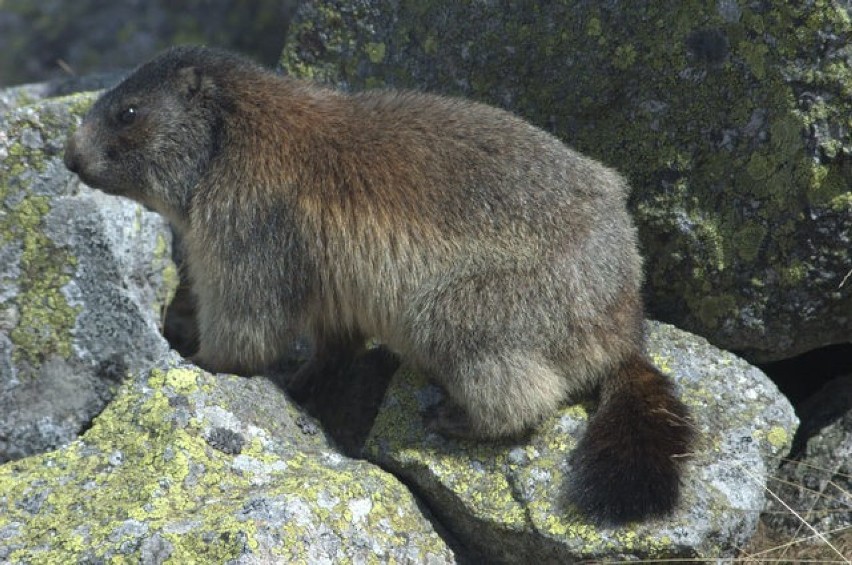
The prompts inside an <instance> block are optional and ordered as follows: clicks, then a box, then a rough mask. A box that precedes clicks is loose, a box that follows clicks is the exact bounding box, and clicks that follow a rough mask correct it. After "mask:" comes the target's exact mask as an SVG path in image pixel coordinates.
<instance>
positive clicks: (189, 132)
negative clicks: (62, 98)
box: [65, 47, 253, 224]
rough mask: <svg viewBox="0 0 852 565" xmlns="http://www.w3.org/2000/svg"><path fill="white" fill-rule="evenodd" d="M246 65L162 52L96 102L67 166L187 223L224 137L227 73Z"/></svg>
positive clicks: (214, 54) (201, 53) (196, 52)
mask: <svg viewBox="0 0 852 565" xmlns="http://www.w3.org/2000/svg"><path fill="white" fill-rule="evenodd" d="M247 65H248V66H253V65H252V64H251V63H249V62H247V61H245V60H243V59H242V58H240V57H238V56H235V55H232V54H230V53H227V52H224V51H219V50H215V49H206V48H201V47H177V48H173V49H170V50H168V51H166V52H164V53H163V54H161V55H159V56H157V57H156V58H154V59H153V60H151V61H149V62H148V63H145V64H144V65H142V66H141V67H139V68H138V69H136V70H135V71H134V72H133V73H132V74H130V75H129V76H128V77H127V78H126V79H124V80H123V81H122V82H121V83H120V84H118V85H117V86H116V87H114V88H113V89H111V90H109V91H107V92H105V93H104V94H103V95H102V96H101V97H100V98H99V99H98V100H97V101H96V102H95V104H94V105H93V106H92V109H91V110H90V111H89V113H88V114H87V115H86V117H85V118H84V119H83V122H82V124H81V125H80V127H79V128H78V129H77V131H76V132H75V133H74V134H73V135H71V136H70V137H69V139H68V142H67V145H66V148H65V165H66V166H67V167H68V169H70V170H71V171H72V172H74V173H76V174H77V175H79V177H80V179H81V180H82V181H83V182H85V183H86V184H88V185H90V186H92V187H95V188H99V189H101V190H103V191H104V192H108V193H111V194H119V195H122V196H128V197H130V198H133V199H135V200H138V201H140V202H142V203H144V204H146V205H148V206H150V207H151V208H153V209H155V210H157V211H158V212H160V213H162V214H164V215H165V216H167V217H168V218H169V219H171V220H172V221H175V222H177V223H179V224H180V223H183V221H185V219H186V217H187V214H188V210H189V206H190V202H191V199H192V194H193V190H194V188H195V185H196V184H197V182H198V180H199V178H200V177H201V175H202V174H203V173H204V172H205V170H206V169H207V167H208V165H209V164H210V161H211V160H212V159H213V158H214V157H215V156H216V154H217V152H218V150H219V148H220V147H221V144H222V141H223V136H224V135H225V132H224V131H223V130H224V128H223V118H224V116H225V114H226V113H227V112H228V111H229V108H230V107H231V106H232V101H231V100H230V98H229V96H228V92H227V88H225V82H224V81H225V80H226V77H227V73H228V70H229V69H238V68H242V69H245V67H246V66H247Z"/></svg>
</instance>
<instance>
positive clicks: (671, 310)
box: [281, 0, 852, 361]
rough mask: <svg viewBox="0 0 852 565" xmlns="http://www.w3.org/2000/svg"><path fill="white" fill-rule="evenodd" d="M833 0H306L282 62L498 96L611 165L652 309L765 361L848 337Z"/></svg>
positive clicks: (847, 223)
mask: <svg viewBox="0 0 852 565" xmlns="http://www.w3.org/2000/svg"><path fill="white" fill-rule="evenodd" d="M850 22H852V19H850V14H849V8H848V7H847V6H846V4H844V3H840V2H786V1H783V0H768V1H765V2H751V3H743V2H736V1H733V0H718V1H717V2H703V3H702V2H676V1H669V2H650V3H649V2H585V1H575V2H548V3H538V4H537V3H524V2H521V3H514V4H513V3H509V4H506V3H499V2H449V1H441V2H428V3H418V2H397V1H392V0H360V1H358V2H344V1H342V0H326V1H319V0H313V1H309V2H306V3H305V4H304V5H303V6H302V8H301V9H300V12H299V13H298V15H297V18H296V20H295V21H294V23H293V25H292V26H291V29H290V36H289V41H288V44H287V47H286V48H285V50H284V53H283V55H282V58H281V63H282V66H283V68H284V69H285V70H286V72H288V73H290V74H292V75H295V76H301V77H309V78H314V79H317V80H323V81H327V82H330V83H333V84H336V85H339V86H342V87H344V88H351V89H362V88H366V87H381V86H394V87H412V88H417V89H423V90H430V91H436V92H444V93H450V94H455V95H462V96H465V97H468V98H474V99H478V100H482V101H485V102H489V103H491V104H495V105H498V106H502V107H504V108H507V109H509V110H512V111H514V112H517V113H518V114H520V115H522V116H525V117H526V118H528V119H529V120H531V121H532V122H534V123H536V124H538V125H539V126H541V127H544V128H546V129H547V130H549V131H552V132H553V133H555V134H556V135H558V136H559V137H561V138H562V139H563V140H565V141H566V142H567V143H569V144H570V145H572V146H574V147H576V148H577V149H579V150H581V151H582V152H584V153H587V154H589V155H591V156H594V157H596V158H597V159H599V160H601V161H603V162H605V163H607V164H609V165H611V166H613V167H615V168H617V169H619V170H620V171H622V172H623V173H625V174H626V175H627V176H628V177H629V178H630V180H631V181H632V183H633V186H634V188H635V192H634V195H633V198H632V208H633V210H634V212H635V213H636V218H637V221H638V223H639V225H640V232H641V238H642V243H643V246H644V253H645V256H646V262H647V272H648V295H649V302H648V303H649V306H650V313H651V314H652V315H653V316H654V317H657V318H660V319H663V320H665V321H669V322H671V323H674V324H675V325H677V326H679V327H682V328H684V329H687V330H690V331H693V332H695V333H698V334H700V335H703V336H705V337H707V338H708V339H710V340H711V341H712V342H713V343H714V344H716V345H718V346H721V347H723V348H725V349H730V350H736V351H740V352H741V353H743V354H744V355H746V356H747V357H748V358H749V359H751V360H753V361H767V360H772V359H779V358H784V357H788V356H793V355H795V354H797V353H799V352H802V351H805V350H809V349H812V348H816V347H820V346H823V345H826V344H832V343H842V342H848V341H850V339H852V280H848V279H847V280H846V282H845V284H844V280H845V277H847V275H848V274H849V273H850V271H852V192H850V189H849V186H850V183H852V168H850V167H849V158H850V154H852V138H850V126H849V116H850V115H852V98H850V96H849V93H850V92H852V74H850V72H849V65H848V62H847V60H848V58H849V57H850V56H851V55H852V47H850V37H851V36H850V30H852V23H850Z"/></svg>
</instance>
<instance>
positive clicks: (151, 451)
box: [0, 355, 455, 564]
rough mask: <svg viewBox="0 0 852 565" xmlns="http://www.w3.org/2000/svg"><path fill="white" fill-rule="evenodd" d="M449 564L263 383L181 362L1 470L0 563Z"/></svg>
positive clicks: (391, 489) (360, 465)
mask: <svg viewBox="0 0 852 565" xmlns="http://www.w3.org/2000/svg"><path fill="white" fill-rule="evenodd" d="M116 560H117V561H128V562H131V561H132V562H143V563H163V562H166V561H167V560H168V561H169V562H174V563H225V562H227V563H244V564H250V563H293V562H306V563H328V564H331V563H339V562H356V563H367V562H396V563H418V564H419V563H430V564H439V563H454V562H455V558H454V555H453V552H452V551H451V550H450V549H449V548H448V547H447V546H446V544H445V543H444V541H443V540H442V539H441V538H440V537H439V536H438V534H437V533H436V532H435V530H434V529H433V528H432V526H431V525H430V523H429V522H428V521H427V520H426V519H425V518H424V517H423V514H422V513H421V511H420V510H419V509H418V506H417V502H416V500H415V499H414V497H413V496H412V495H411V493H409V492H408V490H407V489H406V488H405V487H404V486H403V485H402V484H401V483H400V482H399V481H398V480H396V479H395V478H394V477H393V476H392V475H390V474H388V473H386V472H384V471H382V470H380V469H379V468H377V467H375V466H373V465H370V464H368V463H366V462H363V461H355V460H352V459H348V458H346V457H343V456H342V455H340V454H339V453H337V452H336V451H334V450H333V449H332V448H331V447H330V446H329V445H328V443H327V441H326V439H325V436H324V435H323V434H322V433H321V432H319V430H318V428H317V427H316V425H315V424H312V423H311V422H310V421H308V420H307V419H306V417H305V416H303V415H301V414H300V413H299V411H298V410H297V409H296V408H295V407H294V406H293V405H292V404H291V403H290V402H289V401H288V400H287V399H286V396H285V395H284V394H283V392H281V391H280V390H278V389H277V388H276V387H275V386H274V385H273V384H272V383H271V382H270V381H268V380H266V379H264V378H260V377H257V378H253V379H246V378H242V377H235V376H226V375H217V376H212V375H209V374H207V373H204V372H202V371H201V370H199V369H196V368H191V367H189V366H187V365H183V364H182V361H181V360H180V358H178V357H177V355H173V356H172V357H169V358H165V359H163V360H162V361H161V362H160V363H158V365H157V366H156V367H155V368H154V369H152V370H151V371H150V372H149V373H148V374H146V375H144V376H142V377H140V378H134V379H131V380H129V381H127V382H126V384H125V385H124V386H122V387H121V389H120V390H119V392H118V394H117V395H116V397H115V398H114V399H113V401H112V402H111V403H110V404H109V406H108V407H107V408H106V409H105V410H104V412H103V413H102V414H101V415H100V416H98V417H97V418H96V419H95V421H94V422H93V424H92V427H91V429H89V430H88V431H87V432H86V433H85V434H84V435H83V436H82V437H81V438H80V439H79V440H77V441H74V442H73V443H71V444H70V445H68V446H67V447H64V448H62V449H60V450H58V451H55V452H52V453H48V454H43V455H37V456H33V457H29V458H27V459H23V460H20V461H15V462H12V463H7V464H6V465H4V466H0V562H3V563H74V562H78V563H96V562H98V563H103V562H113V561H116Z"/></svg>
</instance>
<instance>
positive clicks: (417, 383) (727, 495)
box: [366, 323, 797, 563]
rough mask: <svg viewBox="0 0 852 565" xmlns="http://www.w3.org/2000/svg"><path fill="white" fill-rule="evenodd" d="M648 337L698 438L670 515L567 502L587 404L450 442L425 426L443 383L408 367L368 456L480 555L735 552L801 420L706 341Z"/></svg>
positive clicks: (674, 335) (676, 335)
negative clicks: (590, 508)
mask: <svg viewBox="0 0 852 565" xmlns="http://www.w3.org/2000/svg"><path fill="white" fill-rule="evenodd" d="M649 338H650V345H649V349H650V354H651V358H652V359H653V360H654V362H655V363H656V364H657V366H658V367H660V369H662V370H663V371H664V372H666V373H667V374H670V375H671V376H672V377H673V378H674V380H675V382H676V383H677V385H678V388H679V390H680V392H681V395H682V398H683V399H684V401H685V402H686V404H687V405H688V406H689V407H690V408H691V410H692V411H693V414H694V418H695V423H696V428H697V430H698V433H699V435H700V439H699V442H698V445H697V447H696V450H695V454H694V455H693V456H692V457H691V458H690V459H688V463H687V465H686V474H685V477H684V481H683V499H682V501H681V504H680V507H679V509H678V510H677V512H676V514H675V515H673V516H672V517H671V518H669V519H664V520H652V521H647V522H644V523H640V524H633V525H631V526H629V527H627V528H623V529H621V528H620V529H608V528H596V527H594V526H592V525H590V524H589V523H587V522H586V521H585V520H584V519H583V518H582V517H581V516H579V515H578V514H577V512H576V511H575V510H574V509H572V508H571V506H570V503H567V504H566V502H565V501H564V500H563V496H562V488H563V485H564V484H565V482H566V477H567V475H568V474H569V473H570V472H571V470H570V467H569V465H568V453H569V452H570V450H571V449H572V448H573V447H574V446H575V445H576V443H577V439H578V438H579V437H580V435H581V434H582V432H583V429H584V428H585V421H586V420H587V415H588V411H589V410H594V407H593V406H591V405H589V404H583V405H575V406H570V407H568V408H566V409H564V410H563V411H562V412H561V413H559V414H558V415H556V416H554V417H553V418H551V419H550V420H548V421H547V422H546V423H545V424H544V425H542V426H541V428H540V429H539V430H537V431H536V432H535V433H533V434H532V435H531V437H530V438H529V439H528V440H526V441H520V442H517V443H508V444H505V445H499V444H487V443H476V444H474V443H468V442H460V441H451V440H446V439H444V438H442V437H440V436H438V435H435V434H427V433H426V432H425V430H424V425H423V422H422V418H423V417H425V415H426V412H428V410H429V409H430V407H432V406H434V404H435V403H437V402H438V401H439V400H440V397H441V396H440V392H439V390H438V389H437V388H435V387H433V386H432V385H429V384H427V383H426V382H424V381H423V380H422V379H420V378H417V377H415V376H413V375H412V374H410V373H403V376H402V377H401V378H397V379H395V380H394V381H393V382H392V383H391V389H390V390H389V392H388V394H387V396H386V397H385V402H384V405H383V406H382V408H381V410H380V411H379V416H378V419H377V421H376V424H375V426H374V428H373V431H372V435H371V436H370V438H369V439H368V443H367V448H366V452H367V454H368V455H369V457H370V458H372V459H373V460H375V461H376V462H378V463H379V464H380V465H382V466H383V467H384V468H386V469H389V470H391V471H392V472H394V473H395V474H397V475H399V476H401V477H403V478H404V479H405V480H406V482H408V483H409V484H411V485H413V486H414V487H415V488H416V490H417V492H418V493H420V494H421V496H423V498H424V499H425V500H426V501H427V502H428V504H429V506H430V508H432V510H433V511H434V512H435V514H436V515H437V516H438V518H439V519H440V520H441V521H442V523H443V524H444V525H445V526H447V527H448V529H450V530H451V531H453V532H454V533H455V535H456V536H457V537H458V539H459V541H460V542H461V543H462V544H463V545H465V547H466V548H467V549H469V550H471V551H472V552H474V554H476V555H478V556H479V559H481V560H483V561H484V562H489V563H521V562H526V563H536V562H543V563H559V562H562V563H568V562H574V561H576V560H598V559H626V560H630V559H637V558H638V559H651V560H654V559H662V558H673V557H682V558H698V559H699V560H700V559H709V558H718V557H725V556H733V555H735V554H736V553H735V552H736V551H737V548H738V547H742V546H743V545H744V544H745V542H746V541H747V540H748V539H749V537H750V536H751V535H752V534H753V533H754V531H755V529H756V527H757V521H758V517H759V515H760V512H761V510H762V508H763V505H764V494H765V493H764V489H765V486H766V482H767V479H768V476H769V475H770V474H772V473H774V470H775V466H776V463H777V459H778V456H779V455H780V454H783V453H786V451H787V449H788V448H789V445H790V439H791V437H792V434H793V432H794V430H795V427H796V424H797V421H796V417H795V415H794V413H793V409H792V407H791V406H790V404H789V403H788V402H787V400H786V399H785V398H784V397H783V396H782V395H781V394H780V393H779V392H778V389H777V388H776V387H775V385H773V384H772V383H771V382H770V381H769V380H768V379H767V378H766V377H765V376H764V375H763V373H761V372H760V371H759V370H757V369H755V368H753V367H751V366H749V365H748V364H747V363H745V362H744V361H742V360H741V359H739V358H737V357H735V356H734V355H732V354H730V353H725V352H722V351H720V350H718V349H716V348H715V347H713V346H711V345H709V344H708V343H707V342H706V341H705V340H703V339H702V338H698V337H696V336H692V335H690V334H687V333H685V332H682V331H680V330H676V329H675V328H673V327H671V326H667V325H663V324H656V323H655V324H650V325H649Z"/></svg>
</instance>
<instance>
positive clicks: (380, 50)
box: [364, 42, 386, 64]
mask: <svg viewBox="0 0 852 565" xmlns="http://www.w3.org/2000/svg"><path fill="white" fill-rule="evenodd" d="M385 50H386V48H385V44H384V43H373V42H371V43H368V44H366V45H365V46H364V51H366V53H367V58H369V59H370V61H372V62H373V63H376V64H378V63H381V62H382V61H384V60H385Z"/></svg>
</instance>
